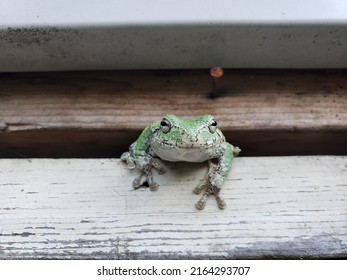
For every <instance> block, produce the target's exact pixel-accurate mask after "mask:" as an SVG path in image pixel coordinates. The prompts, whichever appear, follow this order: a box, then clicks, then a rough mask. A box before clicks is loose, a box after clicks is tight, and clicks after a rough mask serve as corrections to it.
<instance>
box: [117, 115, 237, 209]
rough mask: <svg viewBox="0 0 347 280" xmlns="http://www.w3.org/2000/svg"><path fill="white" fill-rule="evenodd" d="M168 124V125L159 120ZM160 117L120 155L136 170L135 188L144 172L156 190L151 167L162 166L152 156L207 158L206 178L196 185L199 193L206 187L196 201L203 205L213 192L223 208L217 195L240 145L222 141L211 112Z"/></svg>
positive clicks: (169, 158) (201, 159) (196, 160)
mask: <svg viewBox="0 0 347 280" xmlns="http://www.w3.org/2000/svg"><path fill="white" fill-rule="evenodd" d="M162 121H164V124H165V123H167V124H169V129H168V131H166V130H165V129H167V128H168V126H166V127H164V128H163V125H162V124H161V123H162ZM162 121H156V122H154V123H153V124H151V125H149V126H148V127H146V128H145V130H144V131H143V132H142V133H141V135H140V136H139V138H138V139H137V140H136V141H135V142H134V143H133V144H132V145H131V146H130V148H129V152H126V153H124V154H123V155H122V156H121V159H122V160H124V161H126V162H127V163H128V166H129V167H130V168H137V169H138V171H139V173H138V175H137V177H136V178H135V180H134V182H133V186H134V188H138V187H140V186H141V185H143V182H141V178H142V177H143V176H145V182H147V183H148V185H149V187H150V189H151V190H157V188H158V185H157V184H156V183H155V182H154V181H153V178H152V169H153V168H154V169H156V170H157V171H158V172H159V174H162V173H164V172H165V169H164V168H163V167H162V166H161V165H160V163H159V162H158V161H157V160H156V159H155V158H160V159H162V160H167V161H189V162H203V161H208V162H209V166H210V168H209V171H208V173H207V175H206V176H205V179H204V180H203V182H202V183H201V184H199V185H198V186H197V187H196V188H195V189H194V192H195V193H201V192H202V190H204V189H206V190H205V192H204V194H203V196H202V198H201V199H200V201H199V202H198V203H197V204H196V207H197V208H198V209H203V208H204V206H205V204H206V200H207V198H208V197H209V196H210V195H211V194H214V195H215V196H216V198H217V202H218V206H219V207H220V208H224V206H225V202H224V200H223V199H222V198H221V196H220V189H221V186H222V184H223V182H224V181H225V179H226V178H227V176H228V174H229V172H230V169H231V165H232V161H233V158H234V156H236V155H237V154H238V153H239V152H240V149H239V148H237V147H234V146H233V145H231V144H229V143H228V142H226V141H225V137H224V135H223V133H222V132H221V130H220V129H218V128H217V126H216V125H217V124H216V123H215V121H214V118H213V117H212V116H211V115H204V116H200V117H198V118H196V119H182V118H179V117H176V116H175V115H166V116H165V117H164V118H163V120H162Z"/></svg>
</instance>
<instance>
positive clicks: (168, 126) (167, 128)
mask: <svg viewBox="0 0 347 280" xmlns="http://www.w3.org/2000/svg"><path fill="white" fill-rule="evenodd" d="M160 129H161V131H162V132H164V133H168V132H169V131H170V129H171V123H170V122H169V121H168V120H167V119H162V121H161V122H160Z"/></svg>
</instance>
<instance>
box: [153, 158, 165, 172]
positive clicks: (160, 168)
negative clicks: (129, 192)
mask: <svg viewBox="0 0 347 280" xmlns="http://www.w3.org/2000/svg"><path fill="white" fill-rule="evenodd" d="M152 166H153V168H154V169H155V170H157V171H158V173H159V174H160V175H161V174H164V173H165V172H166V169H165V168H164V167H163V166H162V165H161V164H160V163H159V162H158V161H157V160H152Z"/></svg>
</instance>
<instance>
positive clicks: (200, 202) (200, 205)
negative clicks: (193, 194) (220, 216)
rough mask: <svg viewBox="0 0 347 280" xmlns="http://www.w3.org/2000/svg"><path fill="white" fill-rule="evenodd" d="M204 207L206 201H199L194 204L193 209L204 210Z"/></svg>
mask: <svg viewBox="0 0 347 280" xmlns="http://www.w3.org/2000/svg"><path fill="white" fill-rule="evenodd" d="M205 205H206V201H201V200H199V201H198V202H197V203H196V204H195V207H196V208H197V209H198V210H203V209H204V208H205Z"/></svg>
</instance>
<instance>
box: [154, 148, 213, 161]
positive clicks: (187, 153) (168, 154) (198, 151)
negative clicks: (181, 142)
mask: <svg viewBox="0 0 347 280" xmlns="http://www.w3.org/2000/svg"><path fill="white" fill-rule="evenodd" d="M152 150H153V152H154V153H155V155H157V156H158V157H160V158H161V159H163V160H167V161H188V162H203V161H206V160H208V159H211V158H213V157H214V152H213V151H214V150H215V149H214V148H213V147H208V148H180V147H172V146H157V147H152Z"/></svg>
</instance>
